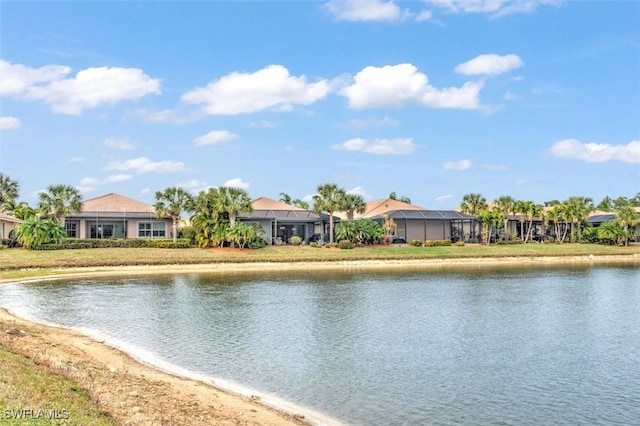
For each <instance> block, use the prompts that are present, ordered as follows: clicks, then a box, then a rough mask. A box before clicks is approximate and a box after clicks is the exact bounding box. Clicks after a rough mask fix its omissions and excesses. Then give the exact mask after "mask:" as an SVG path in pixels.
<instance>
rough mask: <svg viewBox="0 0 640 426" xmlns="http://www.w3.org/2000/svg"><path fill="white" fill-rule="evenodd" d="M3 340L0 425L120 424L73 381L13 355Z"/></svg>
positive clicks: (0, 347)
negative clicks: (104, 412)
mask: <svg viewBox="0 0 640 426" xmlns="http://www.w3.org/2000/svg"><path fill="white" fill-rule="evenodd" d="M1 325H2V324H1V323H0V329H2V327H1ZM16 338H26V337H16ZM3 340H4V341H2V340H0V376H2V379H1V380H0V410H1V411H0V419H1V420H0V424H3V425H5V424H6V425H25V424H29V425H54V424H55V425H89V424H90V425H95V426H107V425H109V426H111V425H116V424H117V422H116V421H115V420H114V419H112V418H111V417H109V416H108V415H105V414H103V413H102V412H101V411H100V410H99V409H98V407H97V406H96V403H95V401H93V400H92V399H91V398H90V396H89V392H88V391H87V390H85V389H82V388H81V387H80V386H79V385H78V384H77V383H76V382H75V381H74V380H72V379H70V378H67V377H65V376H63V375H61V374H60V372H57V371H53V370H52V369H51V367H49V366H47V365H46V363H45V362H40V361H37V360H34V359H32V358H29V357H25V356H23V355H20V354H16V353H13V352H11V351H10V350H9V349H10V348H11V344H10V342H8V341H7V340H8V339H3ZM5 345H7V346H8V347H9V349H7V348H6V347H5Z"/></svg>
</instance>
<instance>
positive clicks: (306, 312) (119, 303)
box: [0, 266, 640, 425]
mask: <svg viewBox="0 0 640 426" xmlns="http://www.w3.org/2000/svg"><path fill="white" fill-rule="evenodd" d="M0 306H3V307H6V308H8V309H10V310H11V311H13V312H15V313H17V314H18V315H21V316H25V317H28V318H31V319H38V320H40V321H46V322H50V323H55V324H61V325H65V326H70V327H75V328H80V329H82V330H84V331H87V332H90V333H93V334H94V335H95V334H96V333H100V334H101V335H102V336H104V337H105V338H106V340H107V341H109V342H112V343H117V344H118V345H120V346H122V347H124V348H126V349H127V350H129V351H132V352H134V353H137V354H138V356H140V357H141V358H143V359H146V360H147V361H151V362H153V363H156V364H158V365H163V366H164V367H165V368H167V366H168V368H169V369H174V368H175V369H176V371H183V370H179V368H182V369H186V370H189V371H191V372H195V373H201V374H204V375H206V376H211V377H215V378H220V379H225V380H228V381H230V382H233V383H237V384H241V385H243V386H245V387H247V388H249V389H251V392H255V393H265V394H272V395H276V396H278V397H280V398H282V399H284V400H287V401H291V402H293V403H295V404H297V405H298V406H302V407H306V408H308V409H310V410H314V411H316V412H319V413H324V414H326V415H327V416H329V417H331V418H334V419H338V420H339V421H341V422H343V423H345V424H353V425H417V424H433V425H467V424H474V425H544V424H548V425H558V424H566V425H577V424H584V425H597V424H601V425H612V424H620V425H634V424H640V269H639V268H637V267H633V266H619V267H588V266H584V267H572V268H535V269H534V268H525V269H522V268H521V269H504V268H503V269H497V270H488V269H486V268H485V269H482V268H478V269H473V270H468V269H467V270H465V271H462V272H453V271H451V272H433V271H421V272H394V273H368V272H362V271H345V272H325V273H312V272H309V273H304V274H303V273H271V274H243V275H238V274H229V275H220V274H217V275H195V274H194V275H188V274H184V275H173V276H166V275H165V276H148V277H129V278H99V279H82V280H80V279H76V280H66V281H49V282H41V283H28V284H9V285H0Z"/></svg>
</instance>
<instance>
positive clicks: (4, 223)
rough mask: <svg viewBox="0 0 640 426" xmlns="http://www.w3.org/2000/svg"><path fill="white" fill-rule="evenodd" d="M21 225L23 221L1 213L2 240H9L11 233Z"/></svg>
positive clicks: (0, 237) (0, 235) (0, 233)
mask: <svg viewBox="0 0 640 426" xmlns="http://www.w3.org/2000/svg"><path fill="white" fill-rule="evenodd" d="M21 223H22V221H21V220H20V219H18V218H16V217H13V216H9V215H8V214H4V213H0V240H6V239H8V238H9V232H11V230H12V229H13V228H15V227H16V226H18V225H20V224H21Z"/></svg>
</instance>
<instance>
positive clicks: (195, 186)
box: [178, 179, 213, 194]
mask: <svg viewBox="0 0 640 426" xmlns="http://www.w3.org/2000/svg"><path fill="white" fill-rule="evenodd" d="M178 186H179V187H182V188H185V189H186V190H188V191H190V192H191V193H193V194H199V193H200V191H206V190H208V189H209V188H212V187H213V186H212V185H209V183H208V182H206V181H201V180H197V179H192V180H187V181H184V182H180V183H179V184H178Z"/></svg>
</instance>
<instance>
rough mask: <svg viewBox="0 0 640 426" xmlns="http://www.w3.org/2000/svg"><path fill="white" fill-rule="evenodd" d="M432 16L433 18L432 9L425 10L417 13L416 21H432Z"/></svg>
mask: <svg viewBox="0 0 640 426" xmlns="http://www.w3.org/2000/svg"><path fill="white" fill-rule="evenodd" d="M431 18H433V12H431V11H430V10H423V11H422V12H420V13H418V15H416V21H418V22H423V21H430V20H431Z"/></svg>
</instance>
